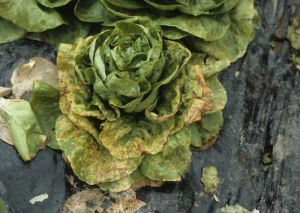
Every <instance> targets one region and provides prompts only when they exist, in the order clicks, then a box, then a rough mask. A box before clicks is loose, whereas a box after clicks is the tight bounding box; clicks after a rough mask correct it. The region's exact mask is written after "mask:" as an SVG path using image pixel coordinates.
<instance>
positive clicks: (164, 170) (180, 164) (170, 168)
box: [140, 126, 192, 181]
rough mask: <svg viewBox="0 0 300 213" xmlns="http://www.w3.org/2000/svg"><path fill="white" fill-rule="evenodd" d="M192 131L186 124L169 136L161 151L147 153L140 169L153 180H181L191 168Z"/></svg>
mask: <svg viewBox="0 0 300 213" xmlns="http://www.w3.org/2000/svg"><path fill="white" fill-rule="evenodd" d="M190 143H191V131H190V128H189V127H188V126H184V127H183V128H182V129H181V130H180V131H178V132H176V133H175V134H173V135H171V136H169V138H168V141H167V143H166V145H165V146H164V148H163V149H162V151H161V152H159V153H157V154H155V155H149V154H146V155H145V158H144V159H143V161H142V163H141V166H140V171H141V173H142V174H143V175H145V176H146V177H148V178H150V179H151V180H158V181H179V180H181V178H182V177H183V176H184V175H185V173H186V172H187V171H188V169H189V165H190V163H191V160H192V152H191V151H190V150H189V145H190Z"/></svg>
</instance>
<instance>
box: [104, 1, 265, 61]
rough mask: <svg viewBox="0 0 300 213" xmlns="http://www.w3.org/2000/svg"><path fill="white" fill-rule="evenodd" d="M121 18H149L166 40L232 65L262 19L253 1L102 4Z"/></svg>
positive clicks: (106, 2) (123, 2)
mask: <svg viewBox="0 0 300 213" xmlns="http://www.w3.org/2000/svg"><path fill="white" fill-rule="evenodd" d="M100 1H101V2H102V3H103V5H104V6H105V7H106V8H107V10H109V11H110V12H111V13H113V14H114V15H115V16H118V17H120V18H129V17H134V16H147V17H149V18H151V19H152V20H155V21H156V22H157V23H158V24H159V25H160V26H161V27H162V29H163V31H164V36H165V37H166V38H168V39H171V40H179V41H180V42H182V43H186V45H187V46H188V47H189V48H190V50H193V51H197V52H202V53H206V54H208V55H210V56H212V57H214V58H218V59H223V58H228V59H229V60H230V61H231V62H233V61H236V60H237V59H238V58H240V57H241V56H243V55H244V53H245V52H246V49H247V46H248V44H249V42H250V41H251V40H252V39H253V36H254V28H256V27H259V25H260V19H259V16H258V14H257V11H256V10H255V9H254V7H253V0H196V1H189V0H165V1H158V0H143V1H140V0H130V1H129V0H127V1H120V0H100Z"/></svg>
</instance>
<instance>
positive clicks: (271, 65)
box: [0, 0, 300, 213]
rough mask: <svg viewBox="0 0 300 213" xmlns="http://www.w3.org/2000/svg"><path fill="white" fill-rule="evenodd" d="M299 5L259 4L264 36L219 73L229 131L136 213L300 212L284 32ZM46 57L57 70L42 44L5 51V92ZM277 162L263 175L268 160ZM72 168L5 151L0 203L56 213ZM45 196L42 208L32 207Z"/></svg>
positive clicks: (147, 195)
mask: <svg viewBox="0 0 300 213" xmlns="http://www.w3.org/2000/svg"><path fill="white" fill-rule="evenodd" d="M297 2H298V1H297V0H266V1H259V0H257V1H256V4H255V5H256V8H257V9H258V11H259V14H260V15H261V19H262V28H261V29H259V30H258V31H257V32H256V36H255V39H254V40H253V42H252V43H251V44H250V45H249V48H248V51H247V53H246V55H245V56H244V57H243V58H241V59H240V60H238V61H237V62H236V63H234V64H232V65H231V66H230V68H229V69H228V70H227V71H224V72H222V74H221V75H220V78H219V79H220V81H221V82H222V84H223V86H224V87H225V89H226V91H227V95H228V103H227V105H226V107H225V109H224V126H223V128H222V130H221V132H220V136H219V138H218V140H217V142H216V143H215V144H214V145H213V146H211V147H210V148H208V149H207V150H205V151H199V152H193V162H192V165H191V168H190V172H189V173H188V174H187V175H186V177H185V178H184V179H183V180H182V181H181V182H178V183H166V184H165V185H164V186H162V187H160V188H149V187H145V188H142V189H140V190H138V191H137V197H138V198H139V199H140V200H143V201H145V202H147V204H148V205H147V207H145V208H143V209H141V210H139V211H138V213H147V212H150V211H152V212H157V213H159V212H161V213H177V212H178V213H189V212H193V213H210V212H211V213H215V212H216V213H218V212H221V208H222V207H224V206H225V205H226V204H228V205H234V204H236V203H238V204H239V205H241V206H243V207H244V208H246V209H248V210H253V209H258V210H259V212H260V213H293V212H295V213H296V212H299V209H300V202H299V199H300V166H299V165H300V76H299V72H297V70H296V69H295V67H294V66H293V64H292V62H291V47H290V43H289V41H288V40H287V39H286V31H287V26H288V25H289V24H290V19H291V17H292V16H293V14H294V12H295V9H296V4H297ZM34 56H41V57H45V58H47V59H50V60H51V61H53V62H55V56H56V52H55V50H54V49H52V48H51V47H50V46H49V45H46V44H44V43H41V42H33V41H29V40H20V41H16V42H12V43H9V44H4V45H0V86H9V77H10V74H11V72H12V70H13V69H14V68H15V67H16V66H17V65H18V64H19V63H25V62H28V60H29V58H30V57H34ZM264 155H268V156H269V157H271V158H272V163H269V166H270V167H269V169H268V170H267V171H264V170H263V164H264V162H263V156H264ZM208 165H214V166H215V167H216V168H217V169H218V172H219V179H220V184H219V186H218V189H217V191H216V194H215V195H216V197H218V199H219V202H217V201H216V200H215V198H214V197H213V196H209V195H207V194H206V193H204V191H203V189H204V187H203V185H202V183H201V181H200V178H201V175H202V168H203V167H204V166H208ZM66 173H70V170H69V169H68V166H66V165H65V163H64V162H63V160H62V157H61V153H60V152H55V151H53V150H51V149H49V148H47V149H46V150H43V151H40V152H39V153H38V154H37V156H36V158H34V159H33V160H32V161H30V162H29V163H24V162H23V161H22V160H21V159H20V158H19V156H18V154H17V152H16V151H15V149H14V148H13V147H11V146H10V145H7V144H5V143H0V197H1V198H2V199H3V200H4V201H5V203H6V204H7V205H8V206H9V209H10V212H11V213H27V212H28V213H29V212H30V213H58V212H59V210H60V208H61V206H62V204H63V202H64V201H65V199H66V197H68V196H69V195H70V194H72V193H73V192H74V188H72V187H70V185H69V184H68V183H67V181H66V176H65V174H66ZM43 193H47V194H48V195H49V198H48V199H46V200H45V201H44V202H41V203H36V204H34V205H31V204H30V203H29V200H30V199H31V198H33V197H34V196H37V195H39V194H43Z"/></svg>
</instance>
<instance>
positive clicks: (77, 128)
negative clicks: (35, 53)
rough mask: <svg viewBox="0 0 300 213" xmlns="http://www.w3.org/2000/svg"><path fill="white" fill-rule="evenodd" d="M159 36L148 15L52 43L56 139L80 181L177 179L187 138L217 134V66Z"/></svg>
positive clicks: (187, 157)
mask: <svg viewBox="0 0 300 213" xmlns="http://www.w3.org/2000/svg"><path fill="white" fill-rule="evenodd" d="M162 35H163V31H162V30H161V28H160V26H159V25H158V24H157V23H156V22H154V21H151V20H150V19H147V18H137V17H135V18H130V19H126V20H122V21H118V22H116V23H115V25H114V27H112V28H108V29H107V30H104V31H102V32H101V33H100V34H98V35H95V36H93V37H88V38H86V39H82V38H80V39H78V40H77V42H76V43H75V44H74V45H70V44H62V45H61V46H60V48H59V51H58V57H57V66H58V70H59V87H60V101H59V104H60V108H61V111H62V113H63V115H61V116H59V117H58V119H57V122H56V128H55V129H56V139H57V142H58V145H59V147H60V149H61V150H62V151H63V152H64V155H65V156H66V158H67V159H68V162H69V163H70V165H71V167H72V168H73V171H74V172H75V174H76V175H77V176H78V177H79V178H80V179H81V180H83V181H85V182H87V183H88V184H98V185H99V186H100V187H101V188H103V189H110V190H114V191H119V190H124V189H127V188H129V187H133V188H135V187H137V186H143V185H160V184H161V183H162V182H163V181H179V180H180V179H181V178H182V177H183V176H184V175H185V173H186V172H187V171H188V169H189V165H190V162H191V156H192V153H191V151H190V145H193V146H194V147H198V148H199V147H200V148H201V146H202V145H204V144H205V143H206V142H207V141H209V140H211V139H212V138H214V137H215V136H216V135H217V134H218V131H219V129H220V126H221V125H222V115H221V112H220V111H221V110H222V109H223V107H224V105H225V102H226V93H225V91H224V89H223V87H222V86H221V84H220V83H219V81H218V79H217V72H218V71H220V70H221V69H222V68H223V66H224V65H222V64H220V61H214V60H213V59H210V58H208V59H207V62H206V64H205V65H204V62H203V55H200V54H192V53H191V52H190V51H189V50H188V49H187V48H186V47H184V46H182V45H181V44H180V43H177V42H174V41H170V40H165V39H163V37H162ZM210 62H211V63H210ZM200 65H202V67H203V70H201V68H200V67H201V66H200ZM207 116H212V118H213V119H212V121H211V122H210V124H208V125H206V122H204V123H203V122H201V121H202V118H203V119H204V118H207V119H208V117H207ZM208 120H210V119H208ZM204 121H205V119H204ZM192 133H193V134H192ZM199 135H200V137H199ZM202 136H203V137H202Z"/></svg>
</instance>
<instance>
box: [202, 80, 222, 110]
mask: <svg viewBox="0 0 300 213" xmlns="http://www.w3.org/2000/svg"><path fill="white" fill-rule="evenodd" d="M205 82H206V84H207V86H208V87H209V88H210V90H211V96H210V99H211V100H212V106H211V108H210V109H209V110H208V111H207V112H206V113H207V114H210V113H214V112H217V111H220V110H223V108H224V107H225V104H226V102H227V95H226V90H225V89H224V87H223V86H222V84H221V83H220V81H219V80H218V78H217V75H213V76H211V77H209V78H205Z"/></svg>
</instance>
